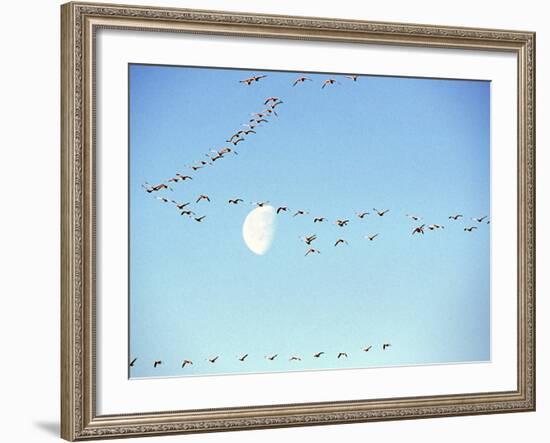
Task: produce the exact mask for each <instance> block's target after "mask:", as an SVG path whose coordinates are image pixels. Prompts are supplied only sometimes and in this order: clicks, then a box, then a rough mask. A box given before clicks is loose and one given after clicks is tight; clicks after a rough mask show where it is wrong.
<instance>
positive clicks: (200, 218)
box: [195, 215, 206, 223]
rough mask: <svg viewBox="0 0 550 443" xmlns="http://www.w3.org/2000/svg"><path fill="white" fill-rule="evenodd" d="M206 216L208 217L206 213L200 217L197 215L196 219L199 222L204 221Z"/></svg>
mask: <svg viewBox="0 0 550 443" xmlns="http://www.w3.org/2000/svg"><path fill="white" fill-rule="evenodd" d="M205 218H206V215H201V216H200V217H195V221H197V222H199V223H200V222H201V221H203V220H204V219H205Z"/></svg>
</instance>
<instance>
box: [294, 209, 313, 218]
mask: <svg viewBox="0 0 550 443" xmlns="http://www.w3.org/2000/svg"><path fill="white" fill-rule="evenodd" d="M307 214H309V212H307V211H302V210H301V209H300V210H298V211H296V212H295V213H294V214H293V215H292V216H293V217H296V216H297V215H307Z"/></svg>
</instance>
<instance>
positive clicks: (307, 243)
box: [302, 234, 317, 246]
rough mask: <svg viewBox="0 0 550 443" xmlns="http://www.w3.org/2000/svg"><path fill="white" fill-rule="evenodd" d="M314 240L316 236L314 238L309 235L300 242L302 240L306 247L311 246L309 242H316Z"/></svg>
mask: <svg viewBox="0 0 550 443" xmlns="http://www.w3.org/2000/svg"><path fill="white" fill-rule="evenodd" d="M316 239H317V236H316V235H315V234H313V235H310V236H309V237H307V236H306V237H302V240H303V241H304V243H305V244H306V245H308V246H309V245H311V242H312V241H313V240H316Z"/></svg>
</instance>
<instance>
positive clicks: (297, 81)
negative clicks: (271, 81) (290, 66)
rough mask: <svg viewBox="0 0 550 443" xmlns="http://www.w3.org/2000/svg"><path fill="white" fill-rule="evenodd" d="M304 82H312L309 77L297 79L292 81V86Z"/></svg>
mask: <svg viewBox="0 0 550 443" xmlns="http://www.w3.org/2000/svg"><path fill="white" fill-rule="evenodd" d="M305 81H310V82H311V81H313V80H311V79H310V78H309V77H298V78H297V79H296V80H294V83H293V84H292V86H296V85H297V84H298V83H304V82H305Z"/></svg>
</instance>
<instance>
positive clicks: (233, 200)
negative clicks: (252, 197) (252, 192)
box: [227, 198, 244, 205]
mask: <svg viewBox="0 0 550 443" xmlns="http://www.w3.org/2000/svg"><path fill="white" fill-rule="evenodd" d="M243 201H244V200H243V199H242V198H230V199H229V200H227V203H229V204H231V205H238V204H239V203H241V202H243Z"/></svg>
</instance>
